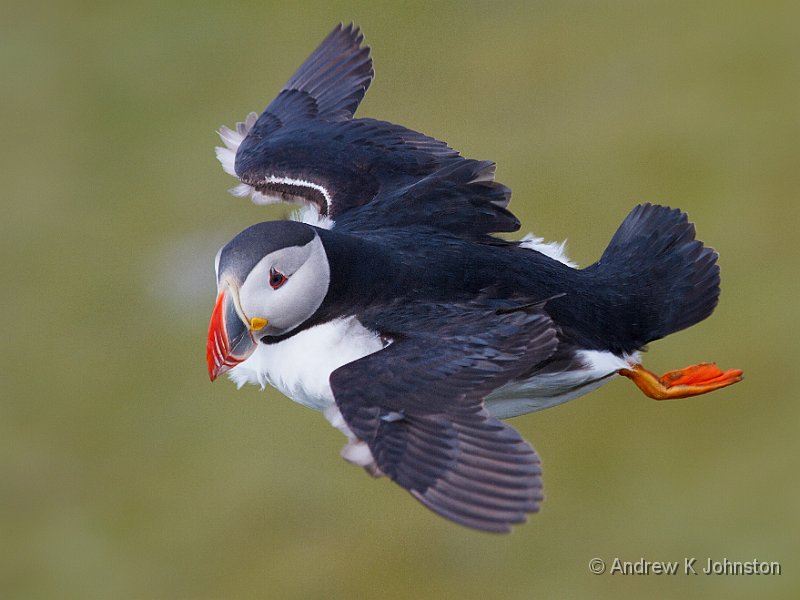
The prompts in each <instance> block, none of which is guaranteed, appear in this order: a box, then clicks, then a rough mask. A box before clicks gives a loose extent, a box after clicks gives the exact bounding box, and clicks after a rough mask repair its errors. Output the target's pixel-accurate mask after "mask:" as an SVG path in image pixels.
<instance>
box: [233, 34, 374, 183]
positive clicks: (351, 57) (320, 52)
mask: <svg viewBox="0 0 800 600" xmlns="http://www.w3.org/2000/svg"><path fill="white" fill-rule="evenodd" d="M363 41H364V36H363V34H362V33H361V31H360V29H359V28H358V27H355V26H354V25H352V24H350V25H348V26H343V25H342V24H339V25H337V26H336V27H334V28H333V31H331V32H330V33H329V34H328V36H327V37H326V38H325V39H324V40H323V41H322V43H321V44H320V45H319V46H318V47H317V49H316V50H314V52H312V53H311V55H310V56H309V57H308V58H307V59H306V60H305V62H304V63H303V64H302V65H300V68H299V69H297V71H296V72H295V74H294V75H292V77H291V79H289V81H288V82H287V83H286V85H285V86H284V87H283V89H282V90H281V91H280V93H279V94H278V96H277V97H276V98H275V99H274V100H273V101H272V102H270V104H269V106H267V108H265V109H264V112H262V113H261V115H258V114H256V113H254V112H251V113H250V114H249V115H247V118H246V119H245V120H244V121H243V122H240V123H237V124H236V128H235V129H229V128H228V127H224V126H223V127H221V128H220V130H219V135H220V138H222V141H223V143H224V144H225V147H218V148H217V158H218V159H219V161H220V162H221V163H222V167H223V169H224V170H225V172H226V173H228V174H230V175H234V176H238V175H237V174H236V171H235V169H234V164H235V157H236V151H237V150H238V148H239V146H240V145H241V143H242V141H243V140H244V139H245V138H246V137H247V136H248V135H249V134H251V133H252V134H253V137H254V138H255V137H258V138H264V137H268V136H270V135H273V134H274V133H275V132H277V131H279V130H280V129H282V128H284V127H286V126H291V125H292V124H293V123H297V122H298V121H304V120H310V119H320V120H328V121H339V120H345V119H352V118H353V113H355V111H356V108H358V105H359V103H360V102H361V100H362V99H363V98H364V94H366V93H367V89H368V88H369V84H370V83H371V82H372V77H373V76H374V74H375V72H374V71H373V69H372V59H371V58H370V55H369V50H370V49H369V46H364V47H362V46H361V44H362V42H363ZM235 190H236V192H235V193H236V195H247V193H249V190H247V193H243V191H244V190H243V189H240V188H235ZM232 191H233V190H232Z"/></svg>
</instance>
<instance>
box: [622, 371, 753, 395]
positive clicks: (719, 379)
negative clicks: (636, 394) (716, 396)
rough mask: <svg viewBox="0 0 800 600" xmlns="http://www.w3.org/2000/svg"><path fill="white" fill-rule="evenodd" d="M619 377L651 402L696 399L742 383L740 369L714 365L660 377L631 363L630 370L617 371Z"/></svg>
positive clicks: (673, 372) (670, 372) (669, 373)
mask: <svg viewBox="0 0 800 600" xmlns="http://www.w3.org/2000/svg"><path fill="white" fill-rule="evenodd" d="M619 374H620V375H622V376H623V377H627V378H628V379H630V380H631V381H633V383H635V384H636V385H637V386H638V388H639V389H640V390H642V392H644V394H645V396H648V397H649V398H653V399H655V400H671V399H675V398H689V397H691V396H699V395H700V394H706V393H708V392H712V391H714V390H717V389H720V388H723V387H727V386H729V385H733V384H734V383H738V382H739V381H741V380H742V371H741V370H740V369H730V370H728V371H723V370H722V369H720V368H719V367H717V365H716V364H715V363H699V364H696V365H692V366H689V367H686V368H684V369H678V370H675V371H669V372H667V373H664V374H663V375H661V376H660V377H659V376H657V375H656V374H655V373H651V372H650V371H648V370H647V369H645V368H644V367H643V366H642V365H639V364H635V365H632V366H631V368H630V369H620V371H619Z"/></svg>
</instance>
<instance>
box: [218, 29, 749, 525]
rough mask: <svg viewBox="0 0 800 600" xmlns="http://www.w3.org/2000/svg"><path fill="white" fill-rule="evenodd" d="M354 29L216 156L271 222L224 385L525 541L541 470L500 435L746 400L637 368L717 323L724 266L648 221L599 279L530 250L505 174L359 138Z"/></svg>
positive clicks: (230, 348) (367, 68) (655, 215)
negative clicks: (284, 407)
mask: <svg viewBox="0 0 800 600" xmlns="http://www.w3.org/2000/svg"><path fill="white" fill-rule="evenodd" d="M362 41H363V36H362V34H361V33H360V31H359V29H358V28H356V27H354V26H353V25H350V26H341V25H340V26H338V27H336V28H335V29H334V30H333V31H332V32H331V33H330V34H329V35H328V37H327V38H325V40H324V41H323V42H322V44H321V45H320V46H319V47H318V48H317V49H316V50H315V51H314V52H313V53H312V54H311V56H310V57H309V58H308V59H307V60H306V61H305V62H304V63H303V64H302V65H301V66H300V68H299V69H298V71H297V72H296V73H295V74H294V76H293V77H292V78H291V79H290V80H289V82H288V83H287V84H286V86H285V87H284V88H283V90H281V92H280V93H279V94H278V96H277V97H276V98H275V99H274V100H273V101H272V102H271V103H270V104H269V106H267V108H266V109H265V110H264V112H262V113H261V114H260V115H256V114H255V113H251V114H250V115H249V116H248V117H247V118H246V120H245V121H244V122H243V123H238V124H237V126H236V128H235V129H234V130H231V129H228V128H225V127H223V128H222V129H221V130H220V136H221V138H222V140H223V142H224V144H225V147H224V148H218V149H217V156H218V158H219V160H220V162H221V163H222V165H223V168H224V169H225V171H226V172H228V173H230V174H231V175H234V176H235V177H237V178H238V179H239V180H240V182H241V183H240V184H239V185H238V186H237V187H236V188H234V189H233V190H232V192H233V193H234V194H235V195H238V196H247V195H249V196H251V197H252V199H253V200H254V201H255V202H257V203H271V202H279V201H293V202H299V203H300V204H301V205H302V206H303V209H302V211H301V215H300V217H299V220H287V221H272V222H265V223H259V224H256V225H253V226H251V227H249V228H247V229H245V230H244V231H242V232H241V233H239V234H238V235H237V236H236V237H234V238H233V239H232V240H231V241H230V242H228V243H227V244H226V245H225V246H224V247H223V248H222V249H221V250H220V251H219V253H218V255H217V257H216V262H215V269H216V277H217V287H218V295H217V300H216V305H215V306H214V310H213V313H212V316H211V323H210V327H209V332H208V343H207V361H208V371H209V375H210V377H211V380H212V381H213V380H214V379H215V378H217V377H218V376H219V375H220V374H222V373H225V372H228V374H229V376H230V378H231V379H232V380H233V381H234V382H235V383H236V384H238V385H239V386H242V385H244V384H245V383H254V384H258V385H260V386H262V388H263V387H265V386H266V385H272V386H274V387H276V388H277V389H278V390H280V391H281V392H282V393H284V394H285V395H287V396H288V397H290V398H291V399H293V400H295V401H296V402H299V403H300V404H303V405H305V406H308V407H310V408H314V409H317V410H320V411H322V412H323V413H324V415H325V417H326V418H327V419H328V420H329V421H330V423H331V424H332V425H334V426H335V427H337V428H338V429H340V430H341V431H342V432H343V433H344V434H345V435H346V436H347V438H348V440H349V441H348V443H347V445H346V446H345V447H344V449H343V450H342V456H343V457H344V458H345V459H346V460H348V461H350V462H352V463H354V464H357V465H360V466H362V467H364V468H365V469H366V470H367V471H368V472H369V473H371V474H372V475H375V476H379V475H385V476H387V477H389V478H390V479H392V480H393V481H395V482H396V483H397V484H398V485H400V486H402V487H403V488H405V489H406V490H408V491H409V492H410V493H411V494H412V495H413V496H414V497H415V498H416V499H417V500H419V501H420V502H422V503H423V504H424V505H425V506H427V507H428V508H430V509H432V510H433V511H435V512H437V513H438V514H440V515H442V516H444V517H446V518H448V519H451V520H453V521H455V522H457V523H460V524H462V525H465V526H467V527H472V528H475V529H479V530H484V531H493V532H506V531H509V530H510V527H511V525H512V524H515V523H520V522H523V521H525V519H526V513H530V512H536V511H538V509H539V505H540V502H541V501H542V498H543V497H542V483H541V468H540V463H539V457H538V456H537V454H536V452H535V451H534V450H533V448H532V447H531V446H530V445H529V444H528V443H527V442H526V441H525V440H524V439H523V438H522V437H521V436H520V435H519V434H518V433H517V432H516V431H515V430H514V429H513V428H512V427H510V426H509V425H507V424H506V423H504V422H503V421H501V419H506V418H508V417H514V416H518V415H522V414H526V413H529V412H533V411H537V410H541V409H544V408H548V407H550V406H555V405H557V404H561V403H563V402H566V401H568V400H571V399H573V398H576V397H578V396H581V395H583V394H586V393H587V392H590V391H592V390H594V389H597V388H598V387H600V386H601V385H603V384H605V383H607V382H608V381H610V380H611V379H613V378H614V377H615V376H617V375H623V376H625V377H628V378H629V379H631V380H632V381H633V382H634V383H635V384H636V385H637V386H638V387H639V388H640V389H641V390H642V391H643V392H644V393H645V394H646V395H647V396H649V397H651V398H655V399H668V398H683V397H687V396H693V395H697V394H703V393H706V392H709V391H712V390H715V389H718V388H721V387H724V386H727V385H730V384H733V383H735V382H737V381H740V380H741V378H742V372H741V371H739V370H729V371H726V372H723V371H722V370H720V369H719V368H717V367H716V366H715V365H714V364H709V363H702V364H698V365H694V366H691V367H688V368H685V369H680V370H677V371H672V372H669V373H667V374H665V375H662V376H660V377H659V376H657V375H655V374H653V373H651V372H650V371H647V370H646V369H645V368H644V367H642V365H641V364H640V362H639V354H638V352H639V351H640V350H641V349H642V348H643V347H644V346H645V345H646V344H648V343H649V342H652V341H653V340H657V339H659V338H663V337H664V336H666V335H669V334H670V333H673V332H675V331H679V330H681V329H684V328H686V327H689V326H691V325H694V324H695V323H698V322H699V321H702V320H703V319H705V318H706V317H708V316H709V315H710V314H711V312H712V311H713V310H714V307H715V306H716V304H717V300H718V297H719V291H720V290H719V267H718V266H717V264H716V263H717V254H716V252H715V251H714V250H713V249H711V248H708V247H705V246H704V245H703V244H702V242H700V241H698V240H696V239H695V230H694V226H693V225H692V224H691V223H690V222H689V221H688V219H687V216H686V214H685V213H683V212H681V211H679V210H677V209H672V208H667V207H664V206H656V205H652V204H642V205H639V206H636V207H635V208H634V209H633V210H632V211H631V212H630V214H629V215H628V216H627V217H626V218H625V220H624V221H623V223H622V225H621V226H620V227H619V229H618V230H617V232H616V233H615V234H614V236H613V238H612V239H611V242H610V243H609V245H608V248H607V249H606V250H605V252H604V253H603V255H602V256H601V257H600V260H598V261H597V262H596V263H594V264H593V265H590V266H588V267H586V268H584V269H579V268H577V267H576V266H575V265H574V264H572V263H570V262H569V261H568V260H567V259H566V257H564V256H563V252H561V250H562V249H563V248H562V247H560V246H558V245H553V244H544V243H542V241H541V240H540V239H539V238H533V237H531V236H528V237H526V238H523V239H522V240H520V241H506V240H504V239H501V238H499V237H496V236H495V235H493V234H495V233H498V232H513V231H516V230H517V229H519V227H520V223H519V221H518V220H517V218H516V217H515V216H514V215H513V214H512V213H511V212H509V210H508V209H507V206H508V203H509V200H510V196H511V191H510V190H509V189H508V188H507V187H506V186H504V185H502V184H500V183H499V182H496V181H495V180H494V172H495V165H494V163H492V162H488V161H477V160H470V159H467V158H464V157H462V156H461V155H460V154H459V153H458V152H456V151H455V150H453V149H452V148H450V147H449V146H448V145H447V144H445V143H444V142H441V141H438V140H436V139H433V138H430V137H427V136H425V135H422V134H420V133H417V132H415V131H411V130H409V129H406V128H404V127H401V126H399V125H394V124H391V123H387V122H383V121H378V120H373V119H364V118H359V119H355V118H353V113H354V112H355V110H356V108H357V107H358V104H359V103H360V101H361V99H362V98H363V97H364V94H365V93H366V91H367V88H368V87H369V85H370V82H371V80H372V77H373V69H372V60H371V58H370V54H369V52H370V51H369V48H368V47H366V46H362Z"/></svg>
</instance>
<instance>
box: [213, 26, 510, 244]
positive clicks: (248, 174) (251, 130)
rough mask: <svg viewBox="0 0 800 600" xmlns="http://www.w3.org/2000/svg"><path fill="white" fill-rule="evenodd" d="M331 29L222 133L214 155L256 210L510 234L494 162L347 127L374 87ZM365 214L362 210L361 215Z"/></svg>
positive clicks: (350, 37)
mask: <svg viewBox="0 0 800 600" xmlns="http://www.w3.org/2000/svg"><path fill="white" fill-rule="evenodd" d="M361 43H362V36H361V33H360V32H359V30H358V29H357V28H354V27H352V26H349V27H345V28H342V27H341V26H339V27H337V28H336V29H334V31H333V32H331V34H330V35H329V36H328V37H327V38H326V39H325V41H323V42H322V44H321V45H320V46H319V48H317V50H315V51H314V53H313V54H312V55H311V56H310V57H309V58H308V59H307V60H306V61H305V62H304V63H303V65H302V66H301V67H300V69H299V70H298V71H297V73H295V75H294V76H293V77H292V78H291V79H290V81H289V83H287V85H286V87H285V88H284V89H283V90H282V91H281V92H280V94H278V97H277V98H275V100H273V101H272V102H271V103H270V105H269V106H268V107H267V108H266V110H265V111H264V112H263V113H262V114H261V115H260V116H256V115H255V113H251V115H250V116H249V117H248V118H247V119H246V120H245V122H243V123H238V124H237V126H236V129H235V130H231V129H228V128H225V127H223V128H222V129H221V130H220V136H221V137H222V140H223V142H224V143H225V147H224V148H218V149H217V156H218V158H219V159H220V162H221V163H222V165H223V168H224V169H225V171H226V172H228V173H230V174H231V175H234V176H236V177H238V178H239V179H240V180H241V182H242V183H241V184H240V185H239V186H237V187H236V188H234V189H233V190H232V192H233V193H234V195H237V196H251V197H252V198H253V200H254V201H255V202H256V203H260V204H268V203H273V202H280V201H289V202H300V203H304V204H310V205H312V206H314V207H315V208H316V209H317V210H318V212H319V214H320V215H323V216H326V217H329V218H331V219H333V220H334V221H335V223H336V226H339V220H340V218H345V220H346V221H347V222H348V227H350V229H351V230H355V229H359V228H362V229H363V228H367V229H374V228H380V227H387V226H391V227H398V226H407V225H416V224H419V223H424V224H425V225H426V226H429V227H433V228H437V229H441V230H445V231H448V232H451V233H454V234H456V235H474V234H486V233H493V232H500V231H503V232H507V231H515V230H516V229H518V227H519V223H518V221H517V219H516V218H515V217H514V216H513V215H512V214H511V213H510V212H508V211H507V210H506V206H507V205H508V201H509V199H510V196H511V190H509V189H508V188H507V187H505V186H503V185H502V184H500V183H497V182H495V181H494V163H491V162H488V161H473V160H468V159H465V158H463V157H462V156H460V155H459V153H458V152H457V151H455V150H453V149H452V148H450V147H449V146H448V145H447V144H446V143H444V142H442V141H439V140H437V139H434V138H431V137H428V136H425V135H423V134H421V133H418V132H416V131H412V130H410V129H406V128H405V127H402V126H399V125H394V124H392V123H388V122H385V121H377V120H374V119H352V116H353V112H354V111H355V109H356V108H357V106H358V103H359V102H360V101H361V99H362V98H363V96H364V93H365V92H366V90H367V88H368V87H369V83H370V81H371V80H372V75H373V70H372V61H371V59H370V58H369V48H367V47H361ZM365 206H368V207H369V209H368V210H358V209H361V208H362V207H365Z"/></svg>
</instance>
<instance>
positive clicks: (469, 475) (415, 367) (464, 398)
mask: <svg viewBox="0 0 800 600" xmlns="http://www.w3.org/2000/svg"><path fill="white" fill-rule="evenodd" d="M363 322H364V323H365V325H367V326H368V327H374V328H376V329H377V330H378V331H381V332H382V333H383V334H384V335H388V336H390V337H391V338H392V339H393V342H392V343H391V344H390V345H389V346H388V347H386V348H385V349H384V350H381V351H379V352H376V353H375V354H371V355H369V356H366V357H364V358H362V359H360V360H357V361H355V362H353V363H350V364H347V365H345V366H343V367H341V368H339V369H337V370H336V371H334V372H333V374H332V375H331V380H330V381H331V388H332V390H333V395H334V398H335V399H336V403H337V405H338V407H339V409H340V410H341V413H342V416H343V417H344V419H345V421H346V422H347V424H348V426H349V427H350V429H351V430H352V431H353V433H354V434H355V435H356V436H358V437H359V439H361V440H363V441H365V442H366V443H367V445H368V446H369V448H370V450H371V451H372V455H373V457H374V459H375V461H376V464H377V466H378V467H379V468H380V469H381V471H383V473H385V474H386V475H387V476H389V477H390V478H391V479H392V480H394V481H395V482H396V483H398V484H399V485H401V486H402V487H404V488H406V489H407V490H408V491H409V492H411V494H412V495H413V496H414V497H415V498H417V499H418V500H419V501H420V502H422V503H423V504H424V505H425V506H427V507H428V508H430V509H431V510H433V511H435V512H437V513H438V514H440V515H442V516H444V517H446V518H448V519H451V520H453V521H456V522H457V523H460V524H462V525H466V526H467V527H472V528H475V529H481V530H485V531H495V532H505V531H509V530H510V526H511V524H513V523H520V522H523V521H525V513H528V512H536V511H537V510H538V508H539V503H540V501H541V500H542V494H541V488H542V484H541V479H540V475H541V469H540V466H539V457H538V456H537V455H536V452H535V451H534V450H533V448H531V447H530V445H528V443H527V442H525V440H523V439H522V437H520V435H519V434H518V433H517V432H516V431H515V430H514V429H512V428H511V427H509V426H508V425H506V424H504V423H502V422H500V421H499V420H497V419H495V418H493V417H491V416H490V415H489V414H488V412H487V411H486V409H485V408H484V406H483V398H484V397H485V396H486V395H487V394H489V392H491V391H492V390H494V389H496V388H497V387H499V386H501V385H503V384H504V383H506V382H508V381H510V380H512V379H514V378H515V377H516V376H517V375H519V374H520V373H521V372H522V371H524V370H526V369H527V368H529V367H530V365H532V364H535V363H537V362H540V361H542V360H545V359H547V358H548V357H549V356H550V355H551V354H552V353H553V351H554V350H555V347H556V345H557V338H556V331H555V328H554V326H553V324H552V322H551V321H550V319H549V318H548V317H547V316H546V315H545V314H543V313H542V312H541V305H538V306H536V307H532V308H531V307H529V308H527V309H526V308H521V309H519V310H512V311H511V312H503V311H500V312H498V311H497V310H496V309H493V308H489V307H478V306H475V305H427V306H405V307H404V306H401V305H398V306H396V307H395V308H394V310H392V311H386V312H383V313H382V316H381V317H376V319H375V320H371V319H370V317H369V315H366V316H364V318H363Z"/></svg>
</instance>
